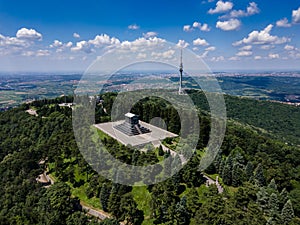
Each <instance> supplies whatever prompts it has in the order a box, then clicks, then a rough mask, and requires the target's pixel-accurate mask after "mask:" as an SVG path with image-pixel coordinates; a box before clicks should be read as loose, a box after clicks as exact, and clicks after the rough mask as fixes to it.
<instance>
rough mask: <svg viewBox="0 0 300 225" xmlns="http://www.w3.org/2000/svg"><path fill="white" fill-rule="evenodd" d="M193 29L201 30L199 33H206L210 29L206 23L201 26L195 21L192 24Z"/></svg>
mask: <svg viewBox="0 0 300 225" xmlns="http://www.w3.org/2000/svg"><path fill="white" fill-rule="evenodd" d="M193 27H194V28H198V29H199V30H201V31H206V32H208V31H210V27H209V26H208V24H207V23H203V24H201V23H199V22H197V21H195V22H194V23H193Z"/></svg>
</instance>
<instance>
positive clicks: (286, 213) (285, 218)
mask: <svg viewBox="0 0 300 225" xmlns="http://www.w3.org/2000/svg"><path fill="white" fill-rule="evenodd" d="M294 217H295V214H294V209H293V205H292V202H291V200H288V201H287V202H286V203H285V205H284V206H283V209H282V211H281V218H282V222H283V224H288V223H289V222H290V221H291V220H292V219H293V218H294Z"/></svg>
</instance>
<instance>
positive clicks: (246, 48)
mask: <svg viewBox="0 0 300 225" xmlns="http://www.w3.org/2000/svg"><path fill="white" fill-rule="evenodd" d="M251 49H252V45H246V46H244V47H241V48H240V49H239V50H240V51H250V50H251Z"/></svg>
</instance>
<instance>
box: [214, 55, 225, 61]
mask: <svg viewBox="0 0 300 225" xmlns="http://www.w3.org/2000/svg"><path fill="white" fill-rule="evenodd" d="M224 60H225V57H224V56H222V55H221V56H214V57H212V58H211V61H213V62H220V61H224Z"/></svg>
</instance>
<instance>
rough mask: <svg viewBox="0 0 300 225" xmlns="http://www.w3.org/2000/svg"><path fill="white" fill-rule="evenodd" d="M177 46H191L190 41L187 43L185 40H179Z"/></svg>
mask: <svg viewBox="0 0 300 225" xmlns="http://www.w3.org/2000/svg"><path fill="white" fill-rule="evenodd" d="M176 46H177V47H179V48H186V47H188V46H189V43H187V42H186V41H185V40H179V41H178V43H177V44H176Z"/></svg>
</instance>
